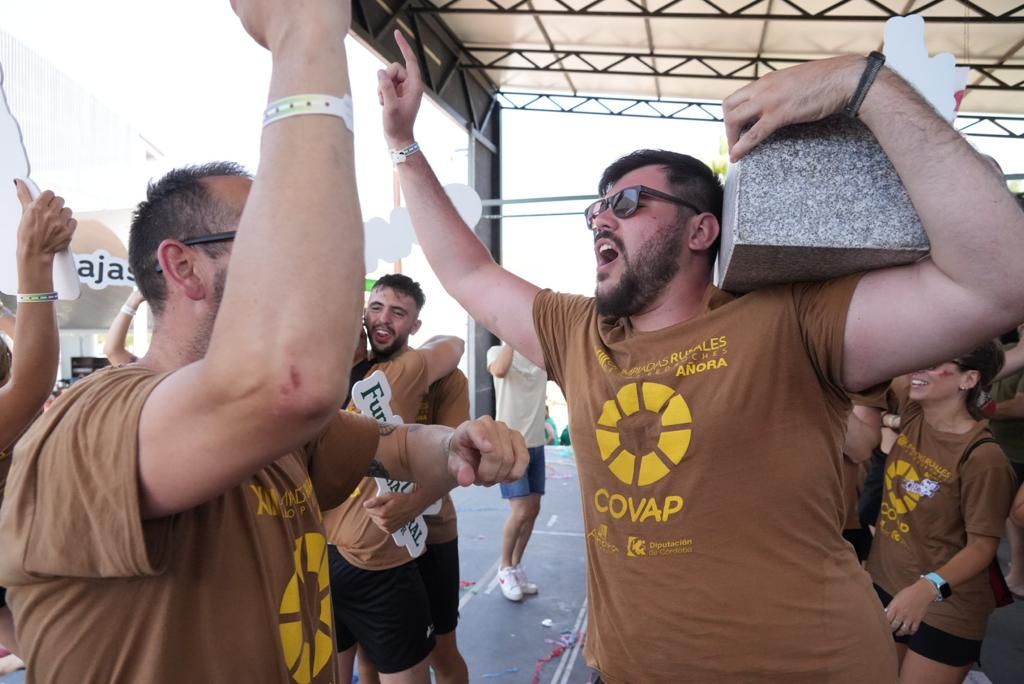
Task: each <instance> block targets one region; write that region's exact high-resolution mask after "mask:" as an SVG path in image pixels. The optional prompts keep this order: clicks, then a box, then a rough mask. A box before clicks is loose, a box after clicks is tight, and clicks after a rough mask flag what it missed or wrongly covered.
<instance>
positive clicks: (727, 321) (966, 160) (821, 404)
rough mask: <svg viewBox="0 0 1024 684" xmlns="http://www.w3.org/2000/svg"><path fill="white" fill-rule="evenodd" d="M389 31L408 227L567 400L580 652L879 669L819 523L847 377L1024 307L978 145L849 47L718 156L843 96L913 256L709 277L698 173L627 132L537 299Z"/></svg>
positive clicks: (741, 119)
mask: <svg viewBox="0 0 1024 684" xmlns="http://www.w3.org/2000/svg"><path fill="white" fill-rule="evenodd" d="M396 40H397V41H398V43H399V47H400V48H401V51H402V53H403V56H404V58H405V64H404V65H402V64H391V65H390V66H389V67H388V68H387V70H385V71H381V72H379V74H378V78H379V80H378V86H379V92H380V96H381V102H382V105H383V108H384V109H383V117H384V131H385V135H386V137H387V140H388V143H389V145H390V146H391V147H392V148H393V149H394V150H395V152H396V159H399V160H401V161H403V162H404V163H400V164H399V165H398V170H399V176H400V178H401V183H402V189H403V192H404V193H405V195H406V197H407V199H408V203H409V210H410V213H411V216H412V220H413V225H414V227H415V229H416V233H417V237H418V239H419V243H420V245H421V246H422V247H423V250H424V252H425V253H426V256H427V258H428V260H429V261H430V264H431V266H432V267H433V269H434V270H435V272H436V273H437V275H438V277H439V278H440V280H441V283H442V285H444V287H445V288H446V289H447V290H448V292H449V293H451V294H452V295H453V296H454V297H455V298H456V299H457V300H458V301H459V302H460V303H461V304H462V305H463V306H464V307H465V308H466V309H467V311H469V313H470V315H472V316H473V317H474V318H476V319H477V320H478V321H479V322H480V323H481V324H483V325H484V326H486V327H487V328H489V329H490V330H492V331H493V332H494V333H495V334H497V335H498V336H499V337H501V339H503V340H506V341H507V342H508V343H509V344H511V345H512V346H513V347H514V348H516V349H517V350H519V351H520V352H521V353H523V354H524V355H525V356H527V357H528V358H530V359H531V360H532V361H533V362H534V363H536V364H537V365H539V366H541V367H543V368H546V369H547V371H548V374H549V375H550V377H551V378H553V379H554V380H555V381H557V382H558V383H559V385H561V387H562V389H563V391H564V392H565V396H566V399H567V400H568V404H569V414H570V416H571V425H570V427H571V430H572V441H573V446H574V447H575V449H576V454H577V464H578V468H579V474H580V488H581V492H582V498H583V507H584V520H585V523H586V531H587V532H588V546H587V558H588V593H589V596H590V606H591V607H590V622H589V633H588V635H587V641H586V644H587V645H586V654H587V659H588V662H589V663H590V664H591V665H592V666H593V667H594V668H596V669H597V670H598V671H599V673H600V675H601V677H602V678H603V680H604V681H605V682H607V683H608V684H623V683H625V682H693V683H704V682H785V683H786V684H793V683H796V682H799V683H803V684H825V683H828V684H860V683H863V682H873V683H874V682H885V683H887V684H892V683H893V682H895V681H896V680H897V659H896V652H895V649H894V647H893V643H892V637H891V636H890V628H889V625H888V624H886V622H885V619H884V615H883V611H882V607H881V605H880V604H879V602H878V600H877V598H876V597H875V596H874V595H873V590H872V588H871V584H870V581H869V580H868V577H867V575H866V574H865V573H864V572H863V570H862V569H861V568H860V566H859V564H858V562H857V559H856V557H855V556H854V554H853V553H852V552H851V550H850V548H849V546H848V545H847V544H846V543H845V542H844V541H843V539H842V534H841V533H842V523H843V496H842V479H841V461H840V459H841V454H842V446H843V433H844V423H845V420H846V416H847V415H848V413H849V411H850V399H849V396H848V392H857V391H864V390H867V389H869V388H872V387H873V386H875V385H876V384H878V383H882V382H887V381H888V380H889V379H890V378H892V377H895V376H896V375H899V374H901V373H903V372H905V371H908V370H910V369H912V368H915V367H922V366H926V365H929V364H930V363H934V362H936V361H938V360H941V359H944V358H950V357H952V356H956V355H957V354H960V353H962V352H963V351H964V350H965V349H970V348H972V345H973V346H976V345H977V344H978V343H980V342H982V341H983V340H985V339H988V338H991V337H993V336H995V335H996V334H998V333H999V332H1000V331H1001V330H1004V329H1008V328H1009V327H1011V326H1012V325H1015V324H1016V323H1018V322H1019V321H1020V320H1024V299H1021V298H1020V297H1019V293H1020V292H1021V291H1024V266H1022V265H1021V263H1020V260H1019V259H1017V258H1016V256H1015V255H1016V254H1019V253H1020V250H1021V248H1022V245H1024V215H1022V214H1021V212H1020V211H1019V210H1018V209H1017V207H1016V206H1015V203H1014V201H1013V197H1012V196H1011V195H1010V194H1009V193H1008V192H1007V190H1006V188H1005V187H1004V186H1002V185H1001V184H1000V182H999V180H998V179H996V178H995V177H994V176H993V174H992V173H991V171H990V170H989V168H988V165H987V163H986V162H985V161H984V160H983V159H982V158H981V157H979V156H978V154H977V153H976V152H975V151H974V150H973V149H972V148H971V147H970V145H968V144H967V143H966V142H965V141H964V140H963V139H962V138H961V137H960V136H959V135H958V134H957V132H956V131H955V130H953V128H952V127H950V126H949V124H947V123H946V122H945V121H943V120H942V119H940V118H939V116H938V115H937V114H936V113H935V111H934V110H933V109H932V107H931V106H930V105H929V104H927V103H926V102H925V101H924V100H922V99H921V98H920V97H919V96H918V95H917V93H916V92H914V91H913V89H912V88H910V87H909V86H908V85H907V84H906V83H905V82H904V81H903V80H902V79H901V78H900V77H899V76H898V75H897V74H896V73H895V72H893V71H890V70H888V69H885V68H883V69H881V73H877V78H876V79H875V81H874V85H873V86H871V87H870V89H868V90H867V91H866V96H865V92H864V90H863V88H862V87H859V86H858V84H859V83H861V82H862V74H863V73H865V67H866V65H867V64H870V62H866V60H865V59H864V58H863V57H856V56H849V57H839V58H834V59H829V60H823V61H819V62H810V63H807V64H803V65H799V66H796V67H793V68H790V69H785V70H782V71H776V72H773V73H771V74H769V75H767V76H765V77H764V78H762V79H760V80H759V81H756V82H754V83H752V84H750V85H748V86H746V87H744V88H743V89H741V90H740V91H738V92H737V93H736V94H734V95H733V96H731V97H730V98H728V99H727V100H726V101H725V103H724V109H725V112H726V130H727V134H728V139H729V142H730V145H731V156H732V159H733V161H736V160H738V159H740V158H741V157H742V156H743V155H744V154H746V153H747V152H748V151H749V150H750V149H751V148H752V147H753V146H754V145H756V144H757V143H758V142H759V141H761V140H763V139H764V137H765V136H767V135H769V134H770V133H771V132H772V131H774V130H776V129H778V128H779V127H781V126H785V125H788V124H793V123H800V122H804V121H812V120H817V119H821V118H823V117H825V116H829V115H832V114H834V113H838V112H841V111H843V110H844V109H847V108H849V107H850V103H851V101H853V102H854V104H857V103H860V106H859V114H858V112H856V111H855V110H853V109H851V111H852V112H853V115H859V117H860V118H861V120H862V121H863V122H864V123H865V124H866V125H867V126H868V127H869V128H870V129H871V130H872V132H873V133H874V134H875V136H876V137H877V138H878V140H879V142H880V143H881V145H882V147H883V148H884V149H885V151H886V152H887V154H888V155H889V157H890V159H891V160H892V162H893V164H894V165H895V167H896V169H897V171H898V172H899V174H900V176H901V178H902V179H903V182H904V184H905V185H906V188H907V190H908V192H909V194H910V196H911V198H912V200H913V202H914V206H915V207H916V208H917V210H918V213H919V214H920V217H921V220H922V223H923V224H924V226H925V228H926V230H927V231H928V235H929V238H930V240H931V244H932V255H933V258H932V260H928V261H924V262H920V263H917V264H914V265H912V266H906V267H901V268H893V269H886V270H880V271H875V272H872V273H868V274H866V275H863V276H852V277H847V278H841V279H838V280H835V281H830V282H825V283H812V284H808V283H803V284H795V285H787V286H782V287H775V288H769V289H766V290H763V291H759V292H754V293H751V294H748V295H746V296H744V297H742V298H735V297H733V296H731V295H730V294H728V293H726V292H723V291H721V290H719V289H717V288H715V287H714V286H713V285H712V282H711V281H712V278H711V274H712V264H713V261H714V256H715V251H716V248H717V243H718V237H719V232H720V226H719V222H720V211H719V210H720V202H721V199H720V197H721V190H720V187H719V185H718V183H717V181H716V180H715V178H714V176H713V175H712V173H711V172H710V170H708V169H707V168H705V167H704V166H703V165H701V164H700V163H699V162H697V161H696V160H694V159H692V158H690V157H686V156H685V155H678V154H674V153H663V152H654V153H652V152H648V151H642V152H637V153H634V154H632V155H627V156H626V157H624V158H623V159H620V160H619V161H617V162H615V163H614V164H612V166H611V167H609V168H608V170H606V171H605V173H604V175H603V176H602V178H601V182H600V184H599V191H600V193H601V195H602V200H601V201H599V202H598V203H596V204H595V205H593V206H592V207H590V208H589V209H588V210H587V215H586V219H587V225H588V227H589V228H590V230H591V231H593V234H594V254H595V258H596V261H597V286H596V293H595V297H594V298H593V299H591V298H587V297H578V296H569V295H559V294H554V293H552V292H550V291H546V290H541V289H539V288H538V287H536V286H535V285H533V284H531V283H528V282H526V281H524V280H523V279H521V278H519V277H517V276H515V275H513V274H511V273H509V272H507V271H505V270H503V269H502V268H501V267H500V266H498V265H497V264H496V263H495V262H494V261H493V259H492V258H491V255H490V253H489V252H488V251H487V249H486V247H484V245H482V244H481V243H480V242H479V241H478V240H477V239H476V238H475V236H474V235H473V233H472V231H471V230H470V229H469V228H468V227H467V226H466V225H465V224H464V223H463V222H462V221H461V219H460V218H459V215H458V213H457V212H456V211H455V209H454V208H453V207H452V205H451V203H450V202H449V201H448V199H447V198H446V197H445V194H444V192H443V190H442V189H441V187H440V185H439V183H438V182H437V180H436V178H435V177H434V175H433V172H432V171H431V170H430V167H429V165H428V164H427V162H426V160H425V159H424V157H423V155H422V154H417V153H416V152H417V148H416V147H415V146H414V142H415V139H414V137H413V124H414V121H415V118H416V112H417V109H418V107H419V103H420V98H421V95H422V89H423V86H422V80H421V77H420V69H419V65H418V64H417V62H416V58H415V53H414V52H413V51H412V50H411V49H410V47H409V46H408V44H407V43H406V42H405V40H404V38H403V37H402V36H401V34H398V33H397V32H396ZM856 91H860V92H858V95H859V97H857V98H853V97H852V96H853V95H854V93H855V92H856ZM748 126H749V129H748ZM979 207H984V211H979V210H978V209H979Z"/></svg>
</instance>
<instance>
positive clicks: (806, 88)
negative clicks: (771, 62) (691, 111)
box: [722, 55, 865, 162]
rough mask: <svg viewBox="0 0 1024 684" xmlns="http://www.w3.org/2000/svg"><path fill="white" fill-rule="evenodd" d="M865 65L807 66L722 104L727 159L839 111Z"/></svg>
mask: <svg viewBox="0 0 1024 684" xmlns="http://www.w3.org/2000/svg"><path fill="white" fill-rule="evenodd" d="M864 65H865V59H864V58H863V57H859V56H856V55H852V56H843V57H833V58H831V59H822V60H817V61H814V62H806V63H804V64H798V65H797V66H793V67H789V68H788V69H782V70H780V71H773V72H771V73H769V74H766V75H765V76H762V77H761V78H759V79H758V80H756V81H754V82H753V83H751V84H749V85H746V86H744V87H742V88H740V89H739V90H737V91H736V92H735V93H733V94H732V95H730V96H729V97H727V98H726V99H725V100H723V101H722V111H723V113H724V114H725V132H726V136H727V138H728V141H729V149H730V152H729V159H730V160H731V161H734V162H735V161H737V160H739V159H740V158H742V157H743V155H745V154H746V153H747V152H749V151H750V150H751V149H753V148H754V147H755V146H756V145H758V144H759V143H760V142H761V141H763V140H764V139H765V138H767V137H768V136H769V135H771V134H772V133H773V132H775V131H777V130H778V129H780V128H782V127H783V126H789V125H791V124H797V123H807V122H809V121H818V120H820V119H824V118H825V117H827V116H831V115H832V114H835V113H837V112H839V111H841V110H842V109H843V108H844V107H846V105H847V104H848V103H849V101H850V98H851V97H852V96H853V93H854V91H855V90H856V89H857V83H858V81H859V80H860V75H861V73H862V72H863V71H864ZM747 126H750V129H749V130H747V131H745V132H744V130H743V129H744V128H746V127H747Z"/></svg>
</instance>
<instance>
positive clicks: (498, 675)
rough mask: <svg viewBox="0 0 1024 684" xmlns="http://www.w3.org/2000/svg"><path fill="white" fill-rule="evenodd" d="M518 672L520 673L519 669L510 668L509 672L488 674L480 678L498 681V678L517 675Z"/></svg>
mask: <svg viewBox="0 0 1024 684" xmlns="http://www.w3.org/2000/svg"><path fill="white" fill-rule="evenodd" d="M517 672H519V668H518V667H510V668H508V669H507V670H502V671H501V672H488V673H486V674H482V675H480V676H481V677H483V678H484V679H497V678H498V677H504V676H505V675H510V674H515V673H517Z"/></svg>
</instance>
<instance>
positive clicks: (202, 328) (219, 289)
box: [189, 267, 228, 360]
mask: <svg viewBox="0 0 1024 684" xmlns="http://www.w3.org/2000/svg"><path fill="white" fill-rule="evenodd" d="M227 279H228V269H227V268H226V267H225V268H222V269H220V270H218V271H217V274H216V275H215V276H214V277H213V291H212V292H211V295H212V298H211V300H210V308H209V310H208V313H207V316H206V318H205V319H204V320H202V321H200V322H199V324H198V326H197V327H196V333H195V335H194V336H193V337H192V342H191V344H190V345H189V349H190V352H191V354H192V359H194V360H198V359H201V358H203V357H204V356H206V350H207V349H208V348H209V346H210V337H212V336H213V325H214V323H216V322H217V312H218V311H220V303H221V301H222V300H223V299H224V284H225V283H226V282H227Z"/></svg>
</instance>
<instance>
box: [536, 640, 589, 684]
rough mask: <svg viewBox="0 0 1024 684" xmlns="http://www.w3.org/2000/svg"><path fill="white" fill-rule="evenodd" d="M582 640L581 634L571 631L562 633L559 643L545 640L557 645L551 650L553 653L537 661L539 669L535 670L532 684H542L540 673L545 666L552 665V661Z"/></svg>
mask: <svg viewBox="0 0 1024 684" xmlns="http://www.w3.org/2000/svg"><path fill="white" fill-rule="evenodd" d="M579 638H580V633H579V632H576V633H575V634H573V633H572V632H570V631H569V630H566V631H564V632H562V635H561V636H560V637H558V641H552V640H551V639H545V641H547V642H548V643H551V644H555V647H554V648H553V649H551V653H549V654H547V655H546V656H544V657H543V658H541V659H540V660H538V661H537V667H536V668H534V670H533V679H531V680H530V684H540V673H541V671H542V670H543V669H544V666H545V665H547V664H548V663H550V662H551V661H552V660H554V659H555V658H557V657H558V656H560V655H562V653H564V652H565V651H566V650H568V649H570V648H572V647H573V646H575V645H576V642H577V641H578V640H579Z"/></svg>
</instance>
